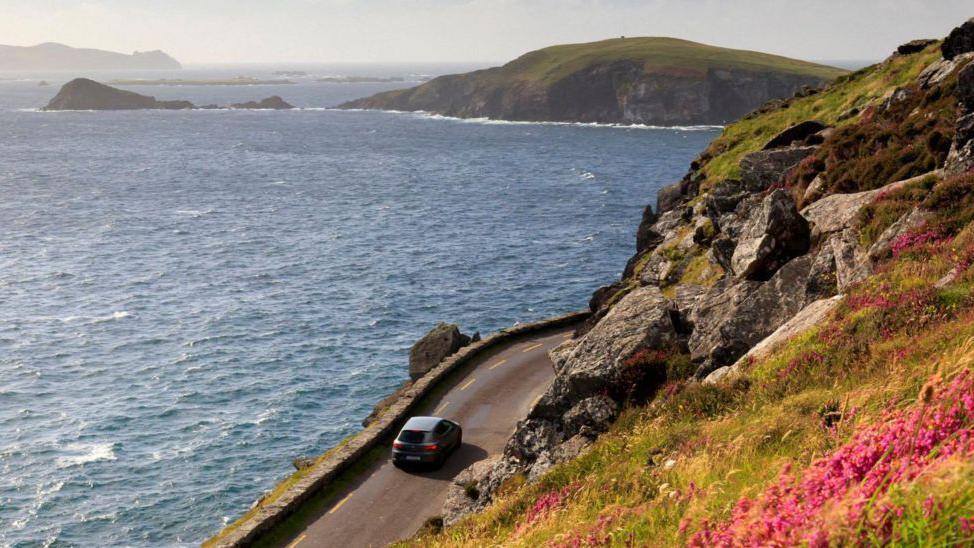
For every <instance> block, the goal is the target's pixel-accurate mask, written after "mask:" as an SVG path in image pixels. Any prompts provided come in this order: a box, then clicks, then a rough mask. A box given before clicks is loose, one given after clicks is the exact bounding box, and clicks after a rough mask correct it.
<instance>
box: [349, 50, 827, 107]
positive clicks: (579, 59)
mask: <svg viewBox="0 0 974 548" xmlns="http://www.w3.org/2000/svg"><path fill="white" fill-rule="evenodd" d="M843 73H844V71H842V70H840V69H835V68H832V67H826V66H822V65H816V64H812V63H806V62H803V61H797V60H794V59H788V58H784V57H778V56H774V55H767V54H763V53H757V52H750V51H740V50H731V49H725V48H717V47H713V46H708V45H704V44H697V43H694V42H688V41H685V40H677V39H673V38H620V39H614V40H606V41H602V42H594V43H590V44H570V45H564V46H555V47H551V48H546V49H542V50H538V51H534V52H531V53H528V54H526V55H524V56H522V57H519V58H518V59H516V60H514V61H511V62H510V63H508V64H506V65H504V66H502V67H497V68H492V69H487V70H480V71H476V72H471V73H468V74H458V75H449V76H442V77H439V78H435V79H433V80H431V81H429V82H427V83H425V84H422V85H420V86H417V87H414V88H410V89H406V90H396V91H390V92H385V93H380V94H378V95H375V96H373V97H369V98H365V99H359V100H356V101H351V102H348V103H345V104H343V105H341V107H340V108H364V109H385V110H406V111H419V110H421V111H427V112H434V113H437V114H442V115H446V116H457V117H462V118H479V117H487V118H493V119H501V120H531V121H570V122H600V123H622V124H649V125H692V124H724V123H726V122H729V121H731V120H734V119H736V118H739V117H741V116H743V115H744V114H745V113H747V112H748V111H750V110H753V109H754V108H756V107H757V106H759V105H761V104H762V103H764V102H765V101H767V100H769V99H773V98H783V97H790V96H792V95H793V94H795V93H796V92H798V91H800V90H802V89H803V88H818V87H820V86H822V85H824V84H826V83H827V82H829V81H831V80H832V79H833V78H835V77H837V76H839V75H841V74H843Z"/></svg>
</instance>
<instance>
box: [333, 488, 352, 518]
mask: <svg viewBox="0 0 974 548" xmlns="http://www.w3.org/2000/svg"><path fill="white" fill-rule="evenodd" d="M350 498H352V494H351V493H349V494H347V495H345V498H343V499H342V500H340V501H338V504H336V505H335V506H333V507H332V508H331V510H328V513H329V514H334V513H335V512H336V511H337V510H338V509H339V508H341V507H342V505H343V504H345V503H346V502H348V499H350Z"/></svg>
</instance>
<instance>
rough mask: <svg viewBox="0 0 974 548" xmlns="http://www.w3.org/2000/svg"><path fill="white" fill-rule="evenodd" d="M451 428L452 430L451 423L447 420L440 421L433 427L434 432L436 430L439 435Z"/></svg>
mask: <svg viewBox="0 0 974 548" xmlns="http://www.w3.org/2000/svg"><path fill="white" fill-rule="evenodd" d="M449 430H450V423H448V422H446V421H440V423H439V424H437V425H436V428H434V429H433V432H435V433H436V435H438V436H439V435H443V434H446V433H447V432H448V431H449Z"/></svg>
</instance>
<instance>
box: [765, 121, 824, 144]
mask: <svg viewBox="0 0 974 548" xmlns="http://www.w3.org/2000/svg"><path fill="white" fill-rule="evenodd" d="M827 127H829V126H827V125H825V124H823V123H822V122H819V121H818V120H805V121H804V122H799V123H797V124H795V125H793V126H791V127H788V128H786V129H784V130H782V131H781V132H780V133H778V134H777V135H775V136H774V137H772V138H771V140H770V141H768V142H767V143H766V144H765V145H764V148H763V149H762V150H771V149H773V148H781V147H787V146H791V145H793V144H799V145H800V144H801V143H802V142H803V141H804V140H805V139H808V138H809V137H810V136H812V135H815V134H816V133H818V132H820V131H822V130H824V129H825V128H827Z"/></svg>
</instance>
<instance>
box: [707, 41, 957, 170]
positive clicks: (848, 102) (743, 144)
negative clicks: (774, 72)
mask: <svg viewBox="0 0 974 548" xmlns="http://www.w3.org/2000/svg"><path fill="white" fill-rule="evenodd" d="M939 56H940V50H939V46H938V45H936V44H935V45H932V46H930V47H929V48H927V49H926V50H925V51H923V52H922V53H919V54H916V55H910V56H904V57H896V58H893V59H892V60H891V61H889V62H887V63H883V64H879V65H874V66H872V67H867V68H864V69H862V70H859V71H857V72H854V73H852V74H849V75H846V76H842V77H840V78H838V79H837V80H836V81H835V82H834V83H833V84H832V87H831V88H830V89H829V92H828V93H821V94H817V95H812V96H809V97H803V98H799V99H795V100H793V101H792V102H791V103H790V104H789V105H788V108H786V109H781V110H775V111H772V112H769V113H765V114H763V115H760V116H755V117H753V118H748V119H744V120H741V121H738V122H736V123H734V124H732V125H730V126H727V128H726V129H725V130H724V132H723V134H721V136H720V137H719V138H718V139H716V140H715V141H714V142H713V143H712V144H711V145H710V147H709V148H708V150H707V155H708V156H711V157H712V158H711V159H710V160H709V161H708V163H707V167H706V169H705V171H706V174H707V180H708V182H711V183H714V182H717V181H719V180H721V179H726V178H732V177H736V176H737V175H738V174H739V173H740V172H739V168H738V163H739V162H740V160H741V157H742V156H743V155H744V154H746V153H748V152H752V151H754V150H759V149H760V148H761V147H762V146H763V145H764V143H766V142H768V140H769V139H771V138H772V137H774V135H775V134H776V133H778V132H779V131H781V129H783V128H786V127H788V126H790V125H792V124H796V123H798V122H801V121H804V120H809V119H815V120H820V121H822V122H824V123H827V124H836V125H838V126H840V127H841V126H843V125H846V124H851V123H853V122H855V121H856V120H857V118H856V117H850V118H847V119H845V120H841V121H840V120H839V118H840V117H841V116H842V114H843V113H845V112H847V111H849V109H852V108H860V109H861V108H862V107H864V106H866V105H869V104H872V103H875V101H876V100H877V99H879V98H880V97H882V96H883V95H884V94H885V93H887V92H888V91H890V90H892V89H894V88H896V87H898V86H902V85H904V84H906V83H907V82H910V81H911V80H913V79H914V78H916V76H917V74H919V73H920V71H921V70H923V68H924V67H926V66H927V65H928V64H930V63H931V62H933V61H934V60H935V59H937V58H938V57H939Z"/></svg>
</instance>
